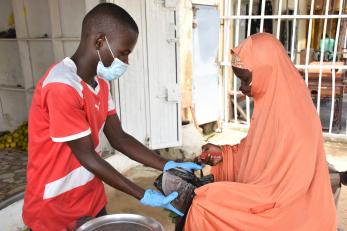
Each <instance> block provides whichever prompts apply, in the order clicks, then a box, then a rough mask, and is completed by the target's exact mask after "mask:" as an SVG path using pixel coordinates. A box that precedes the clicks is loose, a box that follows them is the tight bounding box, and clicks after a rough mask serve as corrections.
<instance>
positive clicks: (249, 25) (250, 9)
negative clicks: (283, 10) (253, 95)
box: [246, 0, 282, 124]
mask: <svg viewBox="0 0 347 231" xmlns="http://www.w3.org/2000/svg"><path fill="white" fill-rule="evenodd" d="M281 1H282V0H281ZM252 12H253V0H249V8H248V15H249V16H251V15H252ZM251 25H252V20H251V19H249V20H248V25H247V37H248V36H250V35H251ZM246 115H247V124H250V122H251V102H250V99H249V97H248V96H246Z"/></svg>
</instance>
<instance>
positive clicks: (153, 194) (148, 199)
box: [140, 189, 184, 216]
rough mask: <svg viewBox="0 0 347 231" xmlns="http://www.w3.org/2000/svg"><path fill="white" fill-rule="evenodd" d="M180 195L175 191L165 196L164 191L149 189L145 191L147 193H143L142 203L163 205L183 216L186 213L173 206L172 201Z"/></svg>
mask: <svg viewBox="0 0 347 231" xmlns="http://www.w3.org/2000/svg"><path fill="white" fill-rule="evenodd" d="M177 196H178V193H177V192H173V193H171V194H170V195H168V196H164V195H163V194H162V193H160V192H158V191H156V190H153V189H147V190H146V191H145V194H144V195H143V198H142V199H141V200H140V202H141V204H143V205H147V206H152V207H161V208H165V209H168V210H170V211H172V212H174V213H176V214H177V215H179V216H183V215H184V214H183V213H181V212H180V211H179V210H178V209H176V208H175V207H173V205H172V204H171V202H172V201H173V200H175V199H176V198H177Z"/></svg>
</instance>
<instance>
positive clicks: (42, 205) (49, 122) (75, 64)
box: [23, 3, 201, 231]
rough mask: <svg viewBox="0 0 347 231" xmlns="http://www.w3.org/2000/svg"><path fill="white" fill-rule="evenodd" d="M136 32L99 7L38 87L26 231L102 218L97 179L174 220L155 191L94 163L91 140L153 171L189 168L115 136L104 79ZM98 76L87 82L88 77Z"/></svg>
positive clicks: (115, 72)
mask: <svg viewBox="0 0 347 231" xmlns="http://www.w3.org/2000/svg"><path fill="white" fill-rule="evenodd" d="M137 37H138V28H137V25H136V23H135V22H134V20H133V19H132V18H131V16H130V15H129V14H128V13H127V12H126V11H125V10H123V9H122V8H120V7H119V6H117V5H114V4H111V3H103V4H100V5H98V6H96V7H95V8H94V9H92V10H91V11H90V12H89V13H88V14H87V15H86V16H85V18H84V20H83V24H82V35H81V42H80V44H79V47H78V49H77V51H76V52H75V54H74V55H73V56H72V57H71V58H65V59H64V60H62V61H61V62H60V63H58V64H56V65H53V66H52V67H51V68H50V69H49V70H48V71H47V72H46V73H45V75H44V76H43V78H42V79H41V80H40V81H39V82H38V84H37V86H36V89H35V93H34V97H33V102H32V106H31V109H30V115H29V160H28V168H27V188H26V191H25V199H24V208H23V220H24V223H25V224H26V225H28V226H29V227H30V228H31V229H33V230H34V231H40V230H42V231H46V230H50V231H52V230H62V229H64V228H65V227H66V226H67V225H68V224H69V223H71V222H73V221H75V220H77V219H78V218H80V217H83V216H98V215H102V214H105V213H106V212H105V205H106V203H107V199H106V196H105V191H104V187H103V183H102V181H104V182H106V183H107V184H109V185H111V186H112V187H114V188H116V189H119V190H121V191H123V192H125V193H128V194H130V195H132V196H134V197H135V198H137V199H139V200H140V201H141V203H142V204H144V205H149V206H155V207H163V208H167V209H170V210H172V211H174V212H176V213H177V214H179V215H182V214H181V213H180V212H179V211H178V210H176V209H175V208H174V207H173V206H172V205H171V204H170V202H171V201H172V200H174V199H175V198H176V197H177V193H173V194H170V195H169V196H167V197H165V196H164V195H162V194H161V193H160V192H158V191H155V190H152V189H147V190H144V189H142V188H141V187H139V186H137V185H135V184H134V183H132V182H131V181H129V180H128V179H126V178H125V177H124V176H122V175H121V174H120V173H119V172H117V170H115V169H114V168H113V167H112V166H111V165H109V164H108V163H107V162H106V161H105V160H103V159H102V158H101V157H100V144H99V142H100V141H99V134H100V133H101V132H104V133H105V134H106V137H107V139H108V140H109V142H110V144H111V145H112V147H113V148H115V149H116V150H118V151H120V152H122V153H124V154H125V155H127V156H128V157H130V158H131V159H133V160H136V161H138V162H141V163H143V164H145V165H147V166H150V167H153V168H155V169H158V170H164V171H166V170H168V169H170V168H174V167H182V168H185V169H188V170H194V169H200V168H201V167H200V166H199V165H196V164H194V163H190V162H186V163H176V162H174V161H167V160H164V159H163V158H161V157H160V156H158V155H156V154H155V153H153V152H152V151H151V150H149V149H147V148H146V147H145V146H143V145H142V144H141V143H140V142H138V141H137V140H135V139H134V138H133V137H131V136H130V135H128V134H127V133H125V132H124V131H123V130H122V127H121V124H120V121H119V119H118V116H117V114H116V110H115V106H114V103H113V101H112V98H111V96H110V89H109V88H110V87H109V83H108V80H114V79H117V78H119V77H120V76H121V75H122V74H123V73H124V72H125V71H126V68H127V66H128V56H129V54H130V53H131V51H132V50H133V48H134V46H135V44H136V41H137ZM96 75H97V76H98V77H95V76H96Z"/></svg>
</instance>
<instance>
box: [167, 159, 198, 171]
mask: <svg viewBox="0 0 347 231" xmlns="http://www.w3.org/2000/svg"><path fill="white" fill-rule="evenodd" d="M172 168H183V169H185V170H187V171H189V172H193V171H194V170H200V169H202V167H201V166H200V165H198V164H196V163H193V162H183V163H177V162H175V161H172V160H170V161H168V162H167V163H166V164H165V165H164V169H163V171H167V170H169V169H172Z"/></svg>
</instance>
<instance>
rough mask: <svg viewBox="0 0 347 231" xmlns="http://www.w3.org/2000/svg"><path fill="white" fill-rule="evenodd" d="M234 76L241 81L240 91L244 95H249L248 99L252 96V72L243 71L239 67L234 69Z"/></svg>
mask: <svg viewBox="0 0 347 231" xmlns="http://www.w3.org/2000/svg"><path fill="white" fill-rule="evenodd" d="M232 68H233V71H234V74H235V75H236V77H237V78H239V79H240V80H241V87H240V89H239V90H240V91H241V92H242V94H244V95H247V96H248V97H251V96H252V72H250V71H249V70H247V69H241V68H238V67H234V66H233V67H232Z"/></svg>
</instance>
